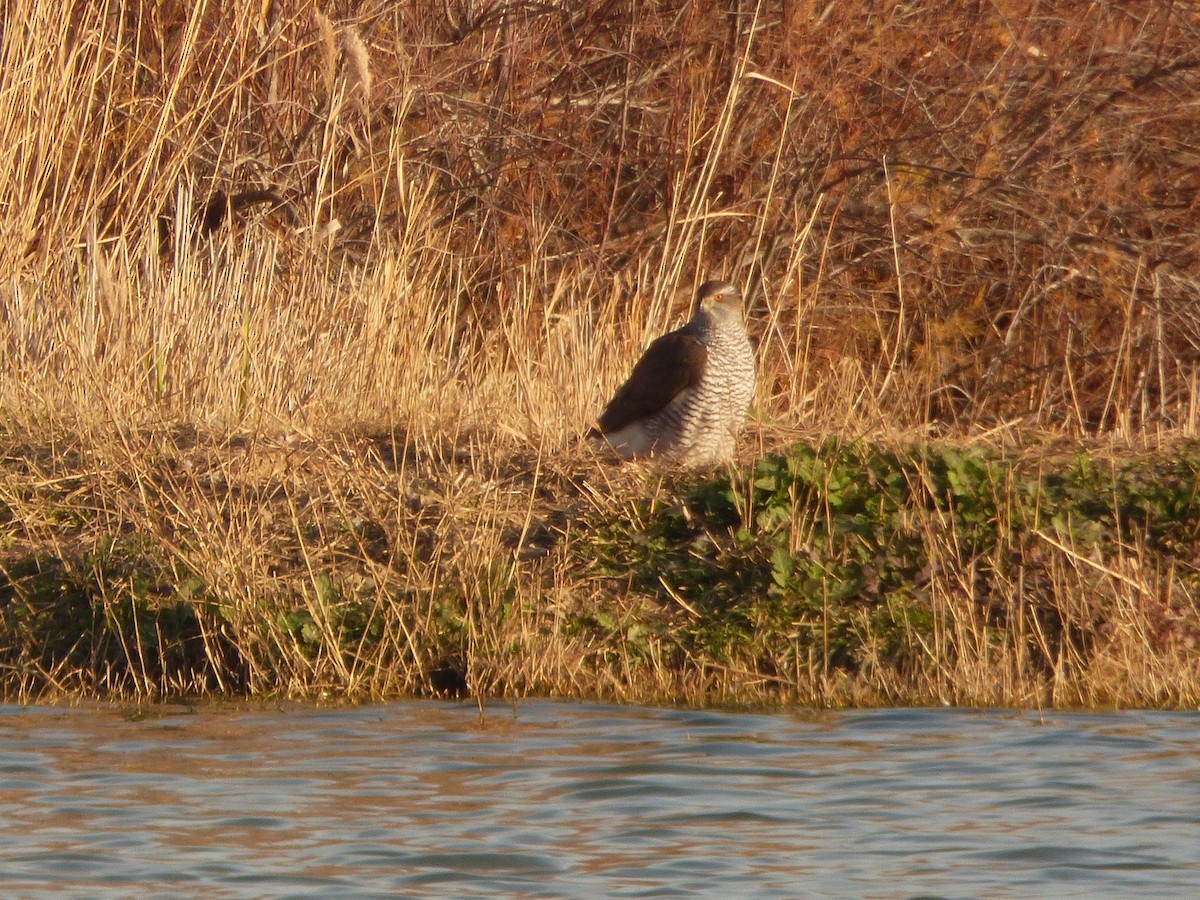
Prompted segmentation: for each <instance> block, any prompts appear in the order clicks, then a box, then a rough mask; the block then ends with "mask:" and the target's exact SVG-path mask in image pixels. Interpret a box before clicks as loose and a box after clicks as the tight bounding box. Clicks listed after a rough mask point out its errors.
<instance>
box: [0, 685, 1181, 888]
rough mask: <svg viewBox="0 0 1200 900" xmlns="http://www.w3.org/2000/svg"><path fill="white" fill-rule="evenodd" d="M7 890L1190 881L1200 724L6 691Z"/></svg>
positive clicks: (1, 851)
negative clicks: (157, 701) (142, 708)
mask: <svg viewBox="0 0 1200 900" xmlns="http://www.w3.org/2000/svg"><path fill="white" fill-rule="evenodd" d="M0 894H3V895H5V896H62V895H64V894H66V895H74V896H81V895H85V896H101V897H103V896H132V895H137V896H139V897H140V896H146V895H151V896H153V895H155V894H159V895H162V896H180V895H184V896H198V895H205V896H213V897H261V896H278V895H289V896H313V897H326V896H339V897H342V896H396V895H408V896H431V895H437V896H503V897H509V896H518V895H520V896H538V897H567V896H570V897H596V896H630V897H671V896H688V895H693V894H703V895H706V896H720V897H759V896H761V897H778V896H788V897H825V896H837V897H863V896H871V897H910V896H946V897H1102V896H1111V897H1131V896H1138V897H1149V896H1174V897H1192V896H1200V714H1195V713H1150V712H1131V713H1104V714H1074V713H1047V714H1042V715H1039V714H1019V713H1010V712H985V711H970V710H882V711H864V712H845V713H820V714H817V713H807V712H777V713H762V714H744V713H737V712H719V711H688V710H664V709H644V708H637V707H619V706H606V705H598V704H580V703H565V702H550V701H529V702H522V703H520V704H518V705H517V706H515V707H512V706H493V707H489V708H487V709H486V710H485V713H484V714H483V715H482V716H481V714H480V711H479V710H478V709H477V708H475V707H474V706H470V705H458V704H442V703H435V702H412V703H397V704H389V705H380V706H366V707H355V708H341V709H318V708H313V707H290V708H284V709H263V708H261V707H251V708H242V709H232V708H229V707H205V706H202V707H198V708H196V709H191V710H189V709H186V708H183V707H164V708H160V709H155V710H151V711H149V714H148V715H146V716H145V717H144V718H141V719H139V720H134V718H133V717H130V716H125V715H122V713H121V711H120V710H115V709H107V708H104V709H97V708H86V709H80V708H71V709H67V708H49V707H18V706H0Z"/></svg>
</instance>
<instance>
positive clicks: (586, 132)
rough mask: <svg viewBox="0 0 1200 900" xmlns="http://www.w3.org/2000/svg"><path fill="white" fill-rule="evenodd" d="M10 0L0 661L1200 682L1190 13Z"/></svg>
mask: <svg viewBox="0 0 1200 900" xmlns="http://www.w3.org/2000/svg"><path fill="white" fill-rule="evenodd" d="M8 7H9V8H8V10H7V11H6V12H7V15H6V22H7V23H9V24H8V25H6V27H5V28H4V30H3V34H2V36H0V42H2V43H0V148H3V149H0V197H2V198H4V200H3V203H2V204H0V295H2V296H3V301H4V316H3V319H2V320H0V447H2V449H3V459H2V466H3V475H2V477H0V536H2V538H3V543H2V544H0V683H2V685H3V690H4V692H5V693H6V694H7V695H8V696H10V697H14V698H17V699H32V698H38V697H54V696H58V697H62V696H67V697H78V696H92V695H101V696H112V697H121V698H133V699H145V698H160V697H163V696H168V695H170V696H174V695H187V694H201V695H204V694H217V693H243V694H256V695H272V694H276V695H289V696H293V695H295V696H319V695H328V696H336V697H349V698H373V697H387V696H397V695H411V694H441V695H462V694H472V695H475V696H481V697H482V696H501V695H503V696H521V695H525V694H530V693H537V694H558V695H571V696H589V697H609V698H617V699H622V700H651V701H668V702H670V701H683V702H691V703H703V702H804V703H818V704H829V705H839V704H856V703H882V702H887V703H909V702H911V703H927V702H948V703H984V704H1009V705H1023V706H1024V705H1043V704H1048V705H1097V704H1141V705H1163V706H1184V705H1194V704H1195V703H1197V702H1198V698H1200V679H1198V678H1197V658H1198V657H1197V654H1196V652H1195V639H1196V634H1197V627H1198V625H1197V622H1198V620H1200V613H1198V611H1197V601H1196V597H1197V594H1196V590H1197V587H1196V584H1197V582H1196V573H1195V559H1196V555H1195V550H1196V546H1195V535H1194V533H1193V532H1195V530H1196V528H1197V524H1196V523H1197V521H1200V516H1198V515H1197V511H1196V509H1195V495H1196V493H1197V480H1196V475H1195V472H1196V465H1195V461H1196V460H1197V458H1198V457H1197V453H1196V450H1195V448H1194V446H1193V444H1192V443H1191V441H1192V439H1193V438H1194V436H1195V433H1196V424H1197V416H1198V415H1200V410H1198V408H1197V390H1196V379H1197V373H1198V371H1200V369H1198V365H1197V364H1198V362H1200V352H1198V348H1200V315H1198V314H1197V305H1196V302H1195V301H1196V297H1197V296H1200V232H1198V231H1197V224H1196V223H1197V222H1200V216H1198V215H1197V213H1198V212H1200V208H1198V205H1200V201H1198V200H1197V196H1198V193H1200V149H1198V148H1200V129H1198V126H1197V125H1196V123H1197V122H1198V121H1200V116H1198V113H1200V52H1198V51H1197V49H1196V48H1197V47H1200V13H1198V11H1197V8H1196V7H1195V5H1194V4H1191V3H1175V4H1159V5H1147V6H1144V7H1141V6H1130V5H1129V4H1122V3H1087V4H1083V3H1078V4H1076V3H1047V2H1037V0H1022V2H1016V0H1014V2H1007V0H1006V2H992V3H988V4H968V5H966V6H964V7H962V8H956V9H953V10H950V9H944V8H937V9H935V8H932V7H925V6H922V5H921V4H915V5H914V4H904V3H884V4H853V3H851V4H828V5H823V4H807V3H802V2H796V0H793V2H781V3H765V2H760V3H750V2H730V3H726V4H723V5H721V6H720V7H719V8H718V9H717V10H716V12H714V11H713V10H712V9H711V8H709V7H705V6H704V5H702V4H693V3H684V2H676V3H652V4H646V3H623V2H616V3H614V2H603V0H592V2H586V3H562V4H558V3H545V4H536V5H533V4H526V3H519V2H492V3H487V2H480V3H474V2H459V3H409V4H400V5H397V4H386V3H333V4H328V5H321V6H318V5H316V4H310V3H303V2H291V0H285V2H279V3H274V4H266V5H261V4H248V5H247V4H243V5H236V4H235V5H228V4H212V3H198V4H182V3H171V2H164V3H157V4H147V5H140V4H128V3H115V2H100V0H93V2H85V3H79V4H74V5H72V6H71V7H70V9H69V10H68V11H67V12H66V13H65V14H64V13H63V10H62V7H61V5H59V4H51V3H47V2H44V0H13V2H11V3H10V4H9V5H8ZM710 276H712V277H727V278H730V279H732V280H734V281H736V282H737V283H738V284H739V285H740V286H742V287H743V289H744V292H745V296H746V298H747V302H748V309H749V326H750V329H751V332H752V336H753V338H754V340H755V343H756V345H757V348H758V358H759V366H760V378H759V385H758V392H757V396H756V400H755V404H754V408H753V413H752V417H751V421H750V423H749V427H748V429H747V433H746V435H745V438H744V441H743V446H742V450H741V455H740V458H739V460H738V461H737V464H736V465H735V466H733V467H732V468H731V469H730V470H728V471H725V470H722V471H717V472H701V473H680V472H671V471H662V470H658V469H655V468H653V467H649V466H638V465H634V466H616V465H613V464H612V462H611V461H609V460H607V459H605V458H604V456H603V455H602V454H598V453H597V452H596V451H595V450H594V449H593V448H591V447H589V446H588V445H587V444H586V442H584V441H582V440H581V435H582V434H583V433H584V432H585V431H586V429H587V427H588V425H589V424H590V423H591V421H592V419H593V418H594V416H595V414H596V412H597V410H598V408H599V405H600V404H601V403H602V401H603V399H604V398H605V397H606V396H607V395H608V394H609V392H610V391H611V389H612V388H613V387H614V386H615V385H616V384H618V383H619V382H620V380H621V378H622V377H623V376H624V375H625V374H626V373H627V371H628V367H629V365H630V364H631V362H632V361H633V359H634V358H636V355H637V354H638V352H640V349H641V348H642V347H644V346H645V344H646V343H647V342H648V341H649V340H650V339H651V338H652V337H653V336H654V335H656V334H658V333H660V332H662V331H663V330H665V329H667V328H669V327H672V326H673V325H675V324H677V323H678V321H679V320H680V318H681V316H682V315H684V313H685V311H686V308H687V302H688V297H689V294H690V290H691V287H692V285H693V284H695V283H696V282H697V281H698V280H699V279H701V278H703V277H710ZM1081 454H1082V455H1081ZM947 473H952V474H947ZM980 473H983V474H980ZM843 482H844V483H843ZM847 484H850V485H853V484H858V485H868V486H869V485H884V486H886V490H885V489H884V488H882V487H881V488H880V489H879V491H877V492H876V493H874V494H869V496H868V495H863V496H859V495H855V494H853V492H850V493H847V489H846V485H847ZM1064 486H1065V487H1064ZM1068 488H1069V490H1068ZM1064 492H1065V493H1064ZM1072 492H1074V493H1072ZM864 496H865V497H866V499H864ZM722 498H723V499H722ZM980 510H983V511H984V512H980ZM1043 510H1045V514H1043ZM1131 510H1132V511H1133V512H1131Z"/></svg>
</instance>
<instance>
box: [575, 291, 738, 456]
mask: <svg viewBox="0 0 1200 900" xmlns="http://www.w3.org/2000/svg"><path fill="white" fill-rule="evenodd" d="M753 395H754V349H753V348H752V347H751V346H750V339H749V338H748V337H747V336H746V323H745V321H744V319H743V313H742V299H741V296H740V295H739V294H738V291H737V288H736V287H734V286H733V285H732V284H730V283H729V282H727V281H706V282H704V284H702V285H700V287H699V288H698V289H697V291H696V302H695V304H694V306H693V307H692V318H691V321H689V322H688V323H687V324H686V325H684V326H683V327H682V328H679V329H676V330H675V331H672V332H670V333H668V334H664V335H662V336H661V337H659V338H657V339H656V340H655V341H654V342H653V343H652V344H651V345H650V346H649V347H647V348H646V352H645V353H643V354H642V358H641V359H639V360H638V362H637V365H635V366H634V367H633V372H632V373H631V374H630V376H629V379H628V380H627V381H626V382H625V383H624V384H623V385H621V387H620V388H619V389H618V390H617V392H616V394H615V395H614V396H613V398H612V400H610V401H609V403H608V406H606V407H605V408H604V412H602V413H601V414H600V419H599V425H600V427H599V429H595V428H593V429H592V430H591V431H590V432H589V435H590V436H591V437H593V438H602V439H603V440H604V441H606V442H607V443H608V445H609V446H611V447H612V449H613V450H615V451H616V452H617V454H618V455H620V456H621V457H622V458H623V459H638V458H645V457H652V458H655V459H659V460H662V461H666V462H675V463H679V464H681V465H684V466H693V467H700V466H712V465H715V464H717V463H720V462H723V461H725V460H728V459H729V458H730V457H732V456H733V452H734V446H735V440H736V436H737V432H738V430H739V429H740V428H741V427H742V423H743V422H744V421H745V418H746V409H747V408H748V407H749V405H750V400H751V399H752V397H753Z"/></svg>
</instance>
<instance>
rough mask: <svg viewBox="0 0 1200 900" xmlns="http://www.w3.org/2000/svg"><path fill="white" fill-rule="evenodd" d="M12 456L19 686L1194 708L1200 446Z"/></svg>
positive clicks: (170, 442) (334, 447) (35, 689)
mask: <svg viewBox="0 0 1200 900" xmlns="http://www.w3.org/2000/svg"><path fill="white" fill-rule="evenodd" d="M128 440H129V441H134V440H136V441H137V444H136V446H137V447H138V452H137V453H128V452H127V448H126V445H125V444H123V443H121V442H118V443H117V444H112V445H100V444H98V443H96V442H94V441H89V440H86V439H81V438H80V437H79V436H77V435H75V436H64V437H63V438H61V439H60V440H58V441H56V442H55V443H53V444H50V445H14V444H13V443H12V441H11V439H10V440H9V442H8V446H7V447H6V451H7V452H6V455H5V463H4V476H5V477H4V483H5V487H4V489H3V493H2V494H0V501H2V502H3V504H4V506H3V510H4V520H5V521H4V525H3V534H4V541H5V558H6V562H5V565H4V574H5V586H4V588H3V593H2V594H0V654H2V659H3V662H4V669H3V684H4V687H5V690H6V692H7V693H8V694H10V695H12V696H16V697H37V696H42V695H51V696H54V695H80V694H82V695H91V694H106V695H115V696H122V697H131V698H138V697H159V696H170V695H174V694H181V693H189V694H192V693H200V694H204V693H229V692H238V693H241V692H249V693H255V694H261V693H266V694H272V693H281V694H288V695H305V696H311V695H321V694H326V695H331V696H337V697H341V696H350V697H381V696H394V695H398V694H418V695H438V694H443V695H444V694H450V695H456V694H467V693H469V694H478V695H483V696H488V695H502V696H522V695H526V694H530V693H533V694H555V695H575V696H588V697H606V698H618V699H623V700H653V701H664V700H665V701H674V700H686V701H689V702H710V701H725V702H802V703H816V704H828V705H837V704H849V703H872V704H874V703H914V702H945V703H974V704H1005V705H1022V706H1024V705H1039V706H1042V705H1045V706H1049V705H1094V704H1099V705H1109V704H1115V705H1152V706H1159V705H1162V706H1188V705H1194V704H1196V703H1197V702H1200V653H1198V652H1197V641H1198V639H1200V603H1198V599H1197V598H1198V594H1197V591H1198V588H1200V572H1197V569H1196V566H1195V560H1196V559H1197V556H1198V553H1197V550H1198V545H1200V445H1196V444H1186V445H1183V446H1176V447H1172V448H1164V449H1162V450H1158V451H1154V452H1145V453H1141V454H1136V455H1135V454H1129V453H1122V454H1121V455H1119V456H1117V457H1113V456H1112V455H1111V454H1110V453H1107V452H1095V451H1093V452H1086V451H1082V450H1074V451H1070V450H1065V449H1059V450H1057V451H1050V450H1048V449H1045V448H1043V450H1042V451H1041V452H1039V453H1036V454H1029V453H1020V452H1017V451H1012V450H1007V451H1001V450H998V449H993V448H988V447H987V446H984V445H971V446H965V447H964V446H945V445H938V446H930V445H925V444H920V445H911V446H906V447H897V448H885V447H882V446H879V445H876V444H871V443H866V442H859V441H856V442H847V443H840V442H836V441H828V442H826V443H824V444H822V445H820V446H817V447H813V446H809V445H806V444H801V445H798V446H796V447H794V448H792V449H790V450H788V451H786V452H782V453H772V454H768V455H766V456H763V457H762V458H760V459H758V460H757V461H755V462H753V463H750V464H748V465H747V466H745V467H744V468H742V469H739V470H737V471H736V472H732V471H731V472H729V473H720V474H717V473H714V474H709V475H691V476H687V477H680V478H676V477H671V478H664V477H663V476H661V475H659V474H656V473H654V472H653V471H652V470H649V469H635V470H633V471H621V472H619V473H612V472H606V471H605V470H603V469H599V470H598V469H597V468H596V467H595V466H594V464H593V463H592V460H590V459H589V458H587V456H586V455H585V453H586V451H582V450H581V451H579V453H577V454H575V455H574V456H573V458H572V460H571V462H572V463H573V465H570V466H567V467H564V466H562V465H561V462H555V463H546V462H545V461H541V460H538V459H536V458H534V457H529V456H523V455H521V454H519V453H518V454H514V455H508V456H497V457H492V458H483V457H480V456H476V457H475V458H474V460H473V463H474V464H473V465H472V464H470V463H468V462H467V461H466V460H465V459H464V458H463V457H464V456H466V455H468V454H470V453H472V452H473V451H472V450H471V448H469V447H464V448H457V449H456V448H449V447H448V448H446V450H445V453H444V454H442V455H440V456H426V455H425V454H422V453H419V452H412V451H411V450H410V449H408V448H406V447H405V445H404V440H403V438H402V437H401V436H399V435H397V434H394V433H389V434H365V433H361V434H357V435H347V436H344V437H342V438H340V439H338V440H336V441H327V442H312V443H308V442H296V443H292V444H288V443H286V442H284V443H271V442H268V441H249V440H233V441H230V440H220V441H214V440H212V439H211V438H210V437H208V436H203V435H198V434H195V433H193V432H186V431H183V432H181V431H167V432H161V433H155V434H141V435H137V436H129V438H128Z"/></svg>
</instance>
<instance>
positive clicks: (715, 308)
mask: <svg viewBox="0 0 1200 900" xmlns="http://www.w3.org/2000/svg"><path fill="white" fill-rule="evenodd" d="M701 312H706V313H708V314H709V315H711V316H715V317H716V318H719V319H724V318H726V317H729V316H737V317H739V318H740V317H741V315H742V295H741V294H739V293H738V289H737V287H735V286H734V285H733V284H731V283H730V282H728V281H706V282H704V284H702V285H700V287H698V288H697V289H696V306H695V308H694V310H693V313H694V315H699V314H700V313H701Z"/></svg>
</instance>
